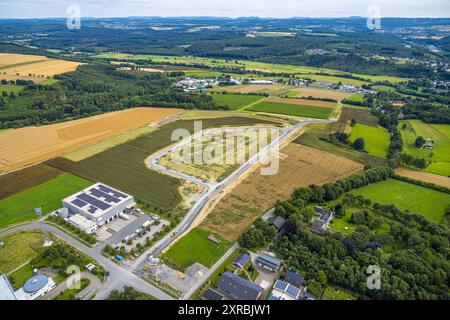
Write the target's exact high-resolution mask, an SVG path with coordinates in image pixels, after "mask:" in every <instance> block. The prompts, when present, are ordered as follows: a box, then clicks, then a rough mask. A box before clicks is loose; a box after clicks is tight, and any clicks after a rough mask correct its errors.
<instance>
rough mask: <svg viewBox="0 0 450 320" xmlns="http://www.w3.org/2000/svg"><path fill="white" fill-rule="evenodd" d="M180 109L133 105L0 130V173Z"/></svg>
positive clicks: (65, 151) (132, 127)
mask: <svg viewBox="0 0 450 320" xmlns="http://www.w3.org/2000/svg"><path fill="white" fill-rule="evenodd" d="M180 111H182V110H180V109H167V108H134V109H128V110H123V111H117V112H111V113H107V114H103V115H99V116H94V117H89V118H85V119H79V120H74V121H68V122H64V123H58V124H52V125H48V126H41V127H26V128H20V129H14V130H7V131H4V132H0V150H1V155H0V172H2V171H9V170H13V169H17V168H20V167H23V166H26V165H29V164H32V163H35V162H40V161H45V160H47V159H50V158H53V157H56V156H60V155H62V154H65V153H68V152H72V151H74V150H77V149H79V148H81V147H85V146H88V145H91V144H93V143H96V142H98V141H101V140H103V139H106V138H109V137H112V136H115V135H118V134H121V133H123V132H126V131H128V130H130V129H135V128H138V127H141V126H143V125H146V124H148V123H151V122H154V121H158V120H160V119H163V118H166V117H169V116H171V115H174V114H176V113H179V112H180Z"/></svg>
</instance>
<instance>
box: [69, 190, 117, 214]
mask: <svg viewBox="0 0 450 320" xmlns="http://www.w3.org/2000/svg"><path fill="white" fill-rule="evenodd" d="M77 198H79V199H81V200H83V201H84V202H87V203H89V204H91V205H93V206H94V207H97V208H99V209H101V210H106V209H109V208H111V206H110V205H109V204H107V203H105V202H103V201H100V200H98V199H96V198H94V197H92V196H90V195H88V194H86V193H81V194H79V195H77Z"/></svg>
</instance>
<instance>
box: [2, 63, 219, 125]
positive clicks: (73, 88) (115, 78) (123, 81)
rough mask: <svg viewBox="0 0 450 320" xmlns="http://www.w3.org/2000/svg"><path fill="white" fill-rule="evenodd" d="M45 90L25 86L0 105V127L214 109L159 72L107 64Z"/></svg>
mask: <svg viewBox="0 0 450 320" xmlns="http://www.w3.org/2000/svg"><path fill="white" fill-rule="evenodd" d="M55 78H57V79H58V80H59V81H58V83H56V84H54V85H51V86H42V85H38V84H28V85H27V86H26V88H25V90H24V91H22V92H21V93H20V94H19V95H17V96H14V97H7V98H3V99H2V101H0V128H1V129H4V128H17V127H22V126H28V125H40V124H47V123H52V122H58V121H63V120H67V119H75V118H81V117H87V116H91V115H95V114H100V113H104V112H109V111H116V110H122V109H127V108H133V107H138V106H152V107H162V108H183V109H194V108H198V109H217V108H218V107H216V106H214V104H213V103H212V99H211V97H209V96H208V95H206V94H191V93H187V92H184V91H183V90H181V89H178V88H176V87H174V86H173V82H174V81H175V80H174V79H172V78H170V77H167V76H165V75H162V74H159V73H137V72H126V71H120V70H117V69H116V67H115V66H113V65H109V64H94V65H82V66H79V67H78V69H77V71H75V72H71V73H67V74H62V75H59V76H56V77H55Z"/></svg>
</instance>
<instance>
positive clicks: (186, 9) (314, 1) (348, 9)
mask: <svg viewBox="0 0 450 320" xmlns="http://www.w3.org/2000/svg"><path fill="white" fill-rule="evenodd" d="M70 5H78V6H79V7H80V8H81V13H82V16H85V17H127V16H163V17H167V16H171V17H173V16H221V17H233V18H234V17H242V16H260V17H281V18H287V17H347V16H367V8H368V7H370V6H373V5H378V6H379V7H380V10H381V15H382V17H446V18H447V17H450V0H0V7H1V10H0V18H44V17H65V16H66V15H67V14H66V10H67V8H68V7H69V6H70Z"/></svg>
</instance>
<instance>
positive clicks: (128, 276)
mask: <svg viewBox="0 0 450 320" xmlns="http://www.w3.org/2000/svg"><path fill="white" fill-rule="evenodd" d="M41 227H42V228H44V229H45V230H47V231H48V232H51V233H53V234H54V235H56V236H57V237H58V238H61V239H62V240H64V241H65V242H67V243H68V244H70V245H71V246H73V247H74V248H76V249H77V250H79V251H81V252H83V253H84V254H86V255H87V256H89V257H91V258H92V259H93V260H95V261H97V263H98V264H100V266H101V267H102V268H104V269H105V270H106V271H108V272H109V276H108V277H107V279H106V282H105V283H104V284H103V286H102V287H101V288H100V289H99V290H98V291H97V292H96V295H95V300H105V299H106V298H107V297H108V296H109V294H110V293H111V291H112V290H120V289H121V288H123V287H124V286H130V287H133V288H134V289H136V290H138V291H141V292H144V293H147V294H150V295H152V296H153V297H155V298H157V299H159V300H173V298H172V297H171V296H169V295H167V294H166V293H164V292H163V291H161V290H160V289H158V288H157V287H155V286H153V285H151V284H150V283H148V282H146V281H144V280H143V279H141V278H139V277H138V276H136V275H135V274H133V273H132V272H130V271H129V270H127V269H125V268H123V267H121V266H119V265H117V264H116V263H114V262H113V261H111V260H109V259H108V258H106V257H104V256H103V255H102V251H103V248H104V244H99V245H97V246H95V247H92V248H91V247H88V246H86V245H84V244H82V243H81V242H79V241H78V240H76V239H74V238H73V237H71V236H70V235H69V234H67V233H66V232H63V231H61V230H59V229H58V228H56V227H54V226H51V225H49V224H41V223H40V222H37V221H36V222H31V223H27V224H22V225H19V226H17V227H12V228H10V229H7V230H4V231H2V232H0V237H2V236H6V235H8V234H11V233H14V232H17V231H24V230H30V229H38V230H39V229H41Z"/></svg>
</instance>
